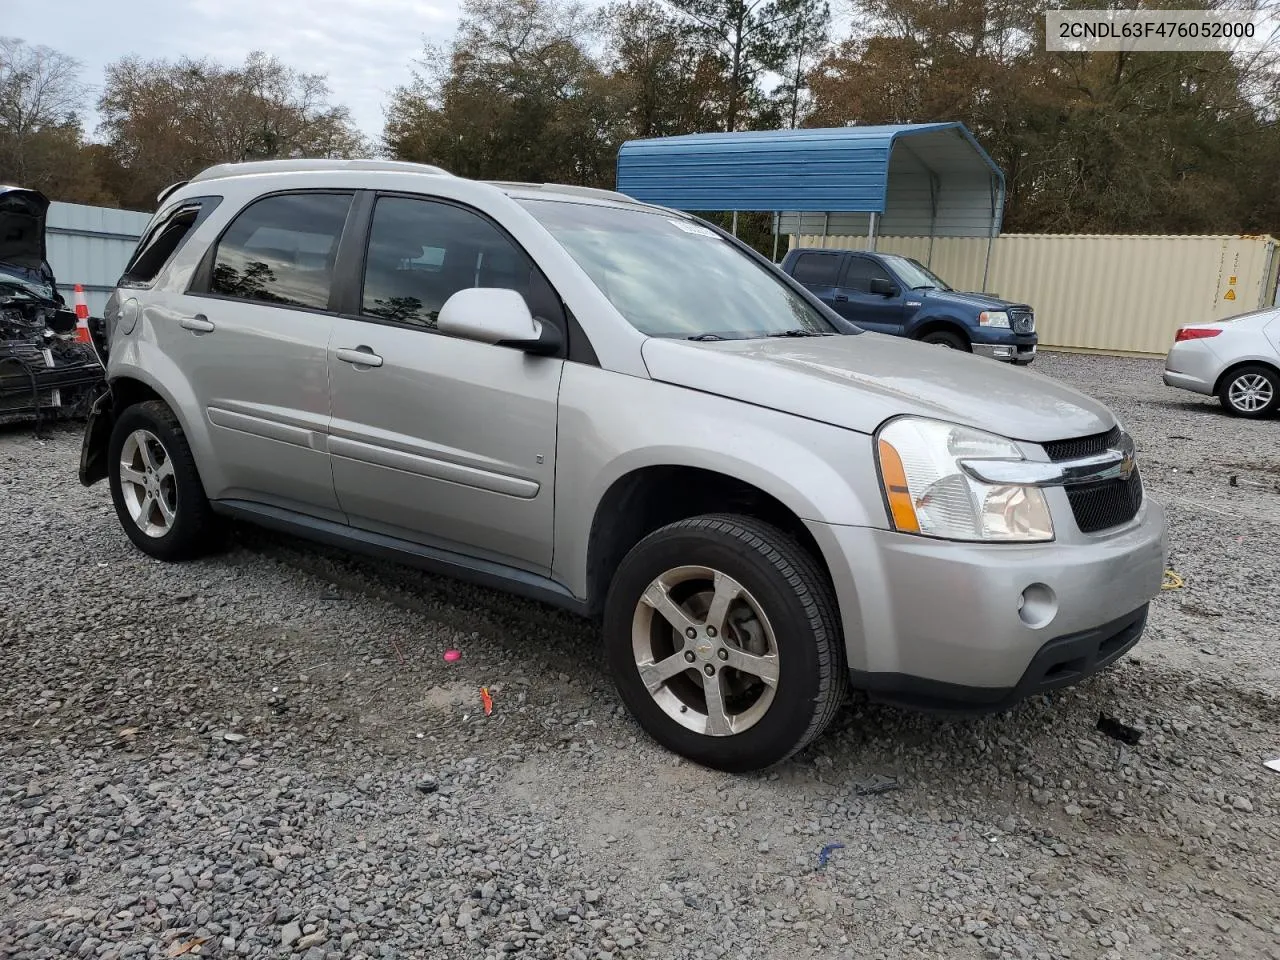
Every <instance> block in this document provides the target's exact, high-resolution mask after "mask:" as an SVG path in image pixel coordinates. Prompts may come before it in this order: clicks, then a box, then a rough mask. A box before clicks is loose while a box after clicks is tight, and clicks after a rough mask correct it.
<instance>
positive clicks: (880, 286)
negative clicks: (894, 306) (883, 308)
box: [870, 277, 898, 297]
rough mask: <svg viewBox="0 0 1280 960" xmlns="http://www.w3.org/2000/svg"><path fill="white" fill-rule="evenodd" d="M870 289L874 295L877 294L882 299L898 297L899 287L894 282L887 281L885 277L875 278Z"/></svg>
mask: <svg viewBox="0 0 1280 960" xmlns="http://www.w3.org/2000/svg"><path fill="white" fill-rule="evenodd" d="M870 288H871V292H872V293H877V294H879V295H880V296H882V297H896V296H897V295H898V285H897V284H896V283H894V282H893V281H892V280H886V279H884V278H883V277H873V278H872V280H871V285H870Z"/></svg>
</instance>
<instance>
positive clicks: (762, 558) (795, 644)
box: [604, 515, 848, 773]
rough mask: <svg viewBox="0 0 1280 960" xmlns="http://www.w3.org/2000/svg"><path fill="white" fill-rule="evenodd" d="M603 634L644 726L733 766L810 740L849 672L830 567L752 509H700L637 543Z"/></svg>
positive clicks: (778, 755) (662, 739) (781, 756)
mask: <svg viewBox="0 0 1280 960" xmlns="http://www.w3.org/2000/svg"><path fill="white" fill-rule="evenodd" d="M604 643H605V651H606V655H607V657H608V660H609V665H610V668H611V671H612V673H613V677H614V682H615V683H616V684H617V687H618V692H619V694H620V695H621V696H622V699H623V701H624V702H625V703H626V705H627V707H628V709H629V710H630V711H631V713H632V715H633V716H634V717H635V718H636V720H637V721H638V722H639V723H640V725H641V726H642V727H643V728H644V729H645V731H646V732H647V733H648V734H649V735H650V736H652V737H653V738H654V739H655V740H657V741H658V742H659V743H660V744H662V745H663V746H665V747H667V748H668V749H669V750H672V751H674V752H676V753H679V754H681V755H683V756H686V757H688V758H689V759H691V760H694V761H696V762H697V763H700V764H703V765H705V766H708V767H714V768H716V769H719V770H726V771H730V772H733V773H739V772H744V771H748V770H758V769H761V768H764V767H768V766H771V765H773V764H775V763H778V762H780V761H782V760H785V759H786V758H787V757H789V756H791V755H792V754H794V753H796V752H797V751H798V750H800V749H802V748H803V747H805V746H806V745H807V744H808V743H810V742H811V741H812V740H813V739H814V738H816V737H817V736H818V735H819V734H820V733H821V732H822V730H823V729H824V728H825V727H826V726H827V724H828V723H829V722H830V721H831V718H832V717H833V716H834V715H835V712H836V710H837V708H838V707H839V706H840V704H841V703H842V702H843V699H844V692H845V688H846V685H847V682H848V678H847V675H846V669H845V664H844V656H843V647H842V637H841V631H840V623H839V618H838V616H837V612H836V603H835V598H834V595H833V592H832V589H831V585H830V583H829V582H828V580H827V578H826V576H825V575H824V574H823V573H822V571H821V570H820V569H819V568H818V565H817V564H816V562H815V561H814V559H813V557H812V556H810V554H809V553H808V552H807V551H806V550H805V549H804V548H803V547H801V546H800V544H799V543H797V542H796V541H795V540H794V539H793V538H792V537H790V536H789V535H787V534H786V533H784V532H783V531H781V530H779V529H777V528H776V527H773V526H771V525H769V524H766V523H763V522H761V521H758V520H755V519H753V518H749V517H741V516H732V515H709V516H701V517H694V518H692V519H689V520H682V521H679V522H678V523H673V524H670V525H669V526H666V527H663V528H661V529H660V530H657V531H655V532H654V533H651V534H649V536H647V537H645V538H644V539H643V540H641V541H640V542H639V543H638V544H636V546H635V547H633V548H632V550H631V552H630V553H628V554H627V556H626V557H625V558H624V559H623V561H622V563H621V565H620V566H619V567H618V571H617V573H616V574H615V576H614V578H613V582H612V584H611V585H610V588H609V595H608V598H607V600H606V602H605V611H604Z"/></svg>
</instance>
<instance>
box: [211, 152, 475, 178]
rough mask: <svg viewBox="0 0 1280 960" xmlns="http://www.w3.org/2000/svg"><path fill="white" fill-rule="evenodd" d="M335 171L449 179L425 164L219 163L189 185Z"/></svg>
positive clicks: (254, 161) (394, 162)
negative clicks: (253, 175) (409, 174)
mask: <svg viewBox="0 0 1280 960" xmlns="http://www.w3.org/2000/svg"><path fill="white" fill-rule="evenodd" d="M323 170H328V171H335V170H364V171H368V172H371V173H372V172H388V173H425V174H429V175H431V176H436V177H451V176H453V174H451V173H450V172H449V171H448V170H445V169H444V168H443V167H433V166H431V165H430V164H426V163H409V162H408V161H405V160H308V159H301V158H299V159H291V160H251V161H248V162H247V163H220V164H218V165H217V166H216V167H209V168H207V169H205V170H201V171H200V172H199V173H197V174H196V175H195V176H194V177H192V178H191V180H190V182H191V183H199V182H201V181H204V180H221V179H222V178H223V177H243V176H247V175H250V174H258V173H306V172H318V171H323Z"/></svg>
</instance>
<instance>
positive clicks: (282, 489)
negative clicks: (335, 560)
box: [142, 192, 351, 520]
mask: <svg viewBox="0 0 1280 960" xmlns="http://www.w3.org/2000/svg"><path fill="white" fill-rule="evenodd" d="M350 207H351V194H349V193H319V192H310V193H291V194H280V195H276V196H269V197H265V198H263V199H261V200H257V201H255V202H254V203H252V204H250V205H249V206H248V207H246V208H245V209H244V210H243V211H241V212H240V213H239V214H238V215H237V216H236V218H235V219H234V220H233V221H232V222H231V224H230V226H229V227H228V228H227V229H226V230H225V231H224V233H223V234H222V237H221V239H220V240H219V241H218V243H217V246H216V249H215V250H214V251H213V254H212V256H213V259H212V263H211V264H210V265H209V266H207V267H205V268H204V270H203V271H202V272H204V273H206V274H207V275H206V276H204V277H203V279H197V280H196V282H195V283H194V284H193V287H192V290H191V291H189V292H188V293H186V294H165V295H163V296H160V297H157V298H154V299H153V301H152V302H151V303H150V304H149V305H148V307H147V309H146V310H145V311H144V313H143V321H142V322H150V323H151V324H152V326H153V328H154V330H155V332H156V336H157V338H163V339H164V340H165V342H164V343H162V344H161V350H162V355H165V356H168V357H169V358H171V359H172V360H173V362H174V364H175V366H176V367H177V369H179V370H182V371H183V372H184V373H185V374H186V376H187V379H188V384H189V387H190V389H191V391H192V393H193V394H194V399H195V401H196V404H197V405H198V408H199V411H200V414H201V416H203V417H204V418H206V420H207V422H208V429H209V436H210V441H211V444H212V447H213V452H214V459H213V464H212V469H210V470H209V471H206V473H207V474H208V475H207V476H206V478H205V480H206V484H208V485H209V487H210V489H209V491H208V492H209V496H210V497H211V498H213V499H244V500H254V501H258V502H263V503H269V504H273V505H276V506H280V507H284V508H287V509H290V510H296V511H300V512H303V513H307V514H311V515H314V516H320V517H324V518H326V519H337V520H340V519H341V514H340V513H339V512H338V502H337V498H336V497H335V496H334V491H333V478H332V475H331V472H330V469H329V455H328V453H327V452H326V450H325V433H326V431H327V429H328V421H329V385H328V369H327V367H328V359H327V351H328V345H329V339H330V336H331V334H332V328H333V320H334V318H333V315H332V314H331V313H330V312H329V306H330V303H329V301H330V296H331V294H332V287H333V275H334V264H335V262H336V259H337V250H338V241H339V239H340V238H341V236H342V231H343V225H344V223H345V221H346V218H347V214H348V211H349V209H350ZM166 297H168V298H169V299H168V300H166V299H165V298H166Z"/></svg>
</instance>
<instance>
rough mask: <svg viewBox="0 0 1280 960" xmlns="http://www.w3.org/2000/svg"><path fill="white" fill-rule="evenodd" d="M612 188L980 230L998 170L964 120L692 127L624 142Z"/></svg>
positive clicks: (710, 206)
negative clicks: (733, 129)
mask: <svg viewBox="0 0 1280 960" xmlns="http://www.w3.org/2000/svg"><path fill="white" fill-rule="evenodd" d="M618 190H619V191H621V192H622V193H625V194H628V195H629V196H632V197H635V198H636V199H637V200H642V201H645V202H647V203H656V204H660V205H662V206H666V207H674V208H676V209H679V210H689V211H706V212H709V211H720V210H731V211H734V212H735V213H737V212H738V211H763V212H770V213H773V214H774V215H775V218H774V225H775V231H776V232H781V233H794V234H821V235H822V236H823V237H826V236H866V237H867V242H868V245H869V246H870V247H871V248H872V249H874V247H875V238H876V237H877V236H878V235H880V234H885V235H891V236H915V237H922V236H928V237H987V238H989V239H990V238H994V237H995V236H996V235H997V234H998V233H999V232H1000V220H1001V216H1002V214H1003V212H1004V174H1003V173H1002V172H1001V170H1000V168H999V167H998V166H996V164H995V162H994V161H993V160H992V159H991V157H989V156H988V155H987V153H986V151H985V150H983V149H982V147H981V146H979V145H978V141H977V140H975V139H974V137H973V134H971V133H970V132H969V131H968V129H966V127H965V126H964V124H962V123H917V124H901V125H896V126H881V127H832V128H820V129H799V130H763V131H749V132H741V133H695V134H691V135H688V136H683V137H662V138H657V139H652V140H629V141H627V142H626V143H624V144H623V145H622V149H621V150H620V151H619V152H618Z"/></svg>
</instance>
